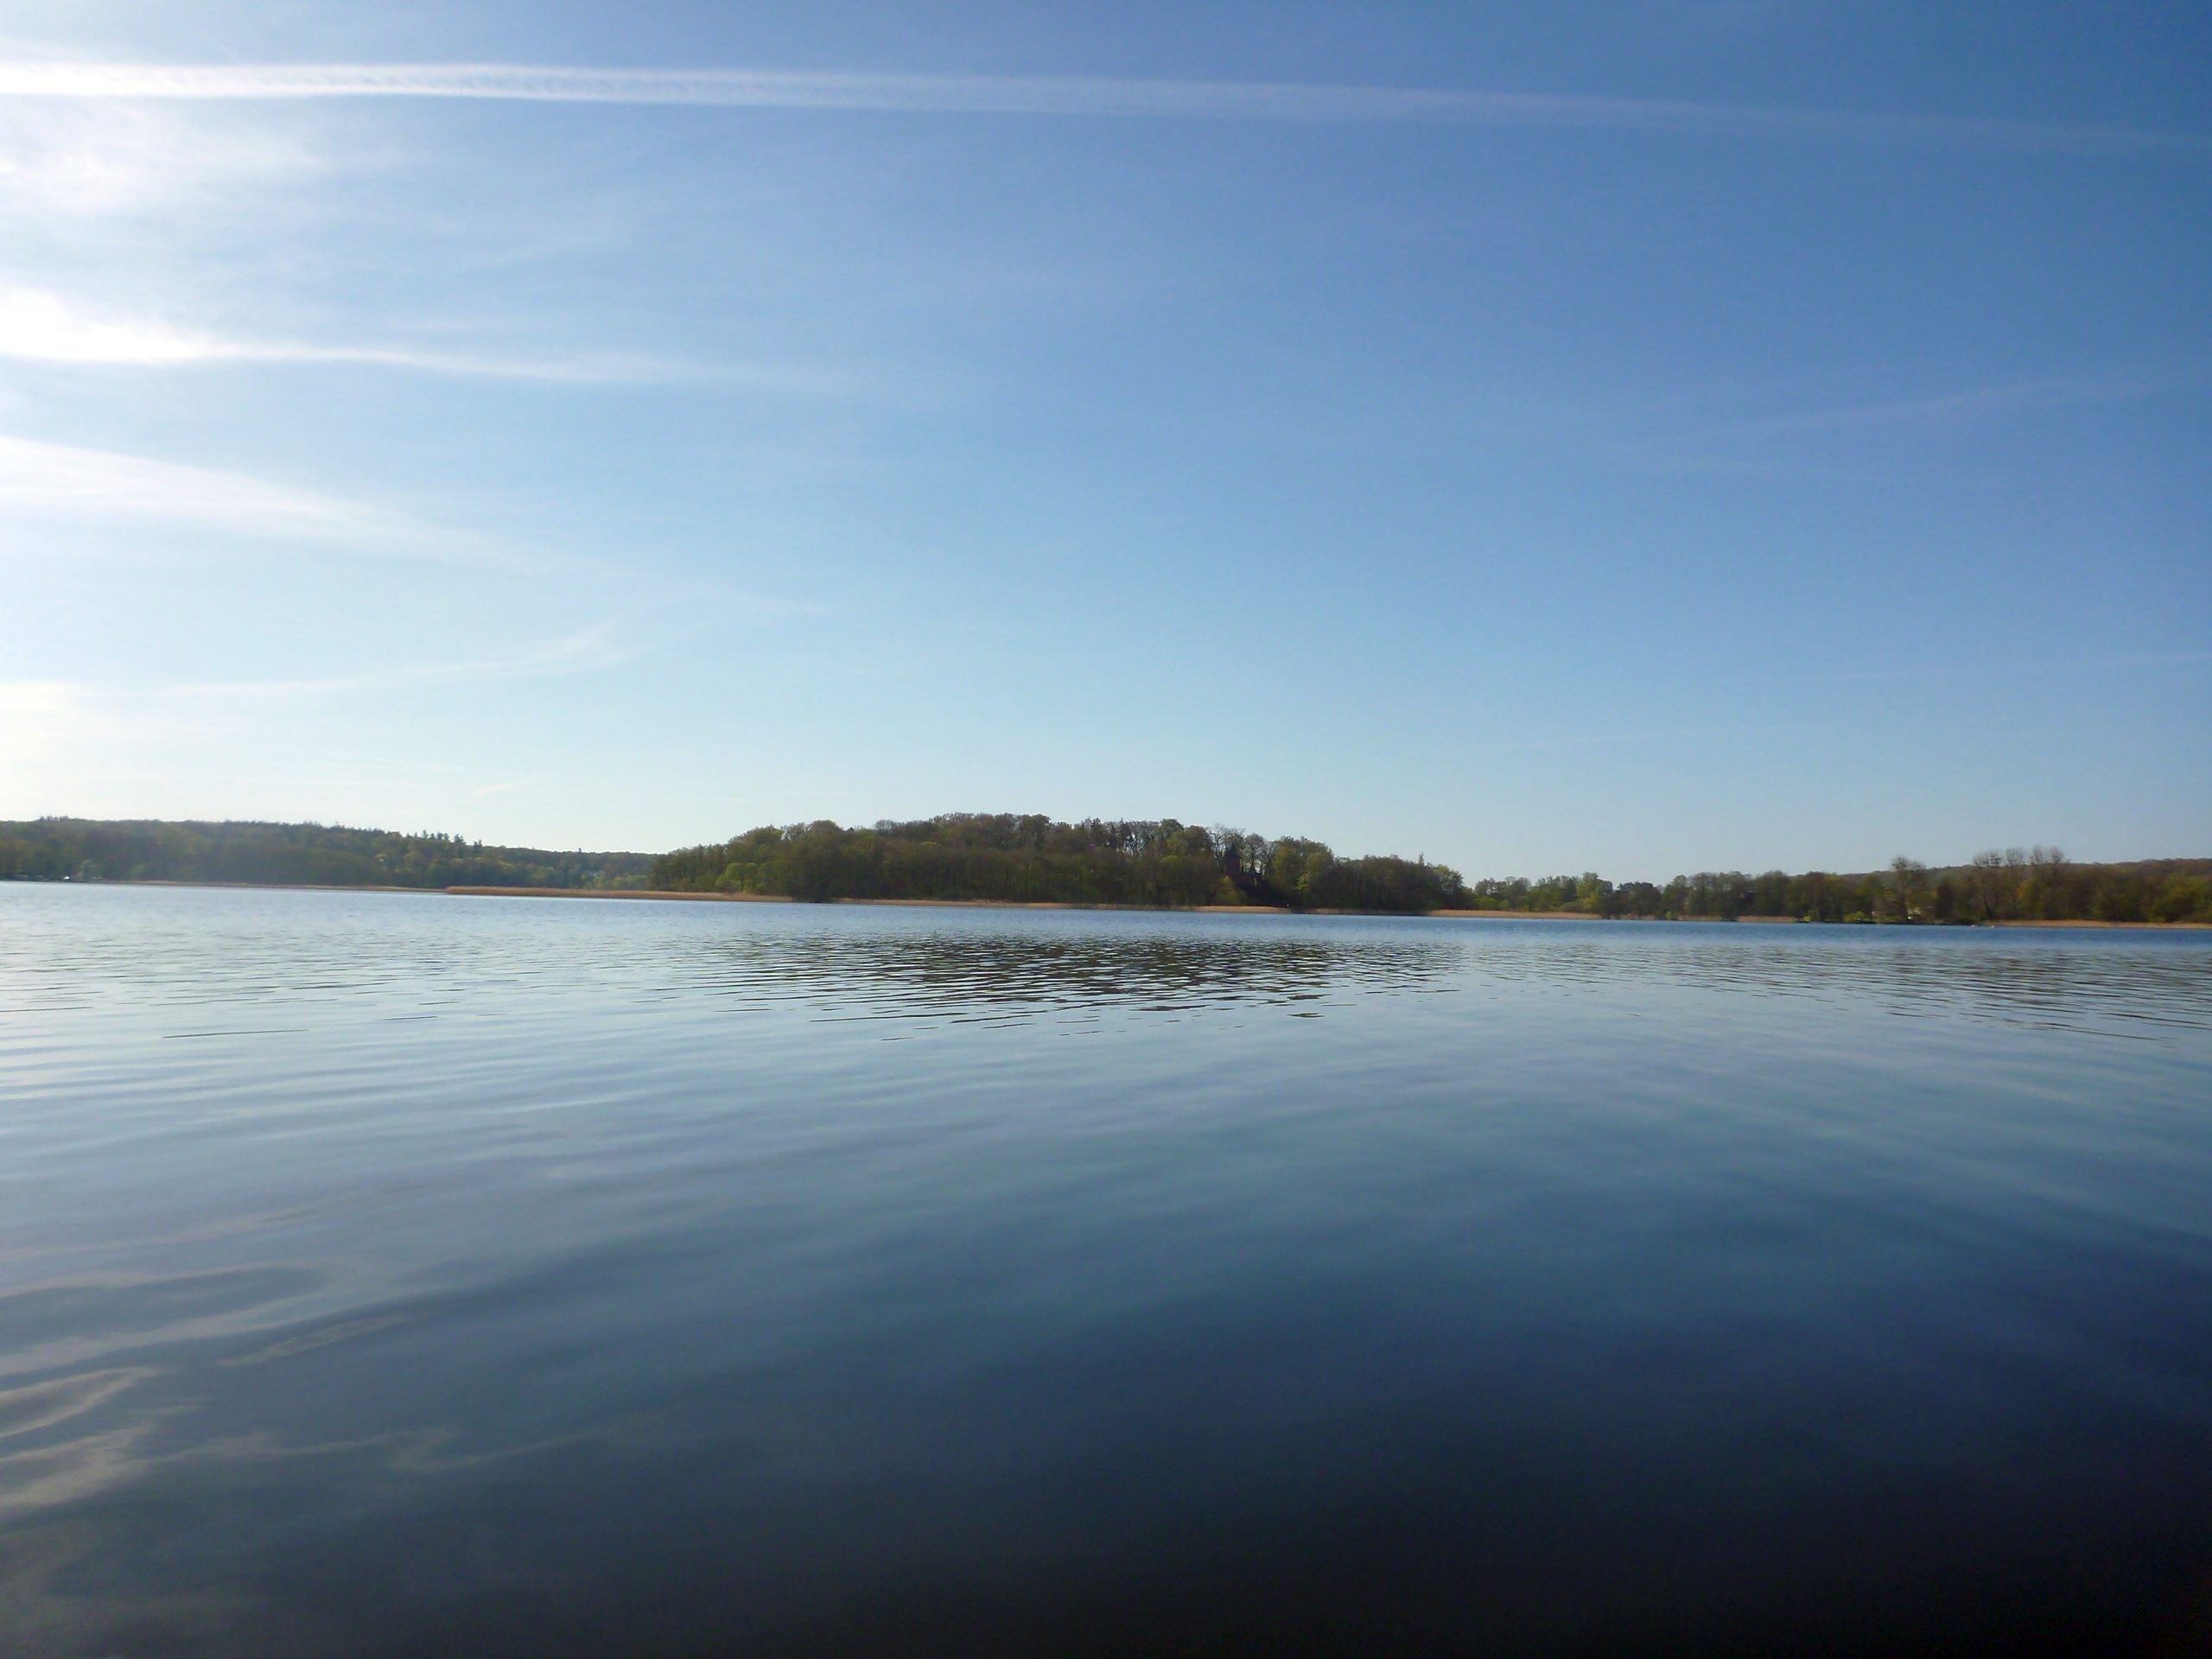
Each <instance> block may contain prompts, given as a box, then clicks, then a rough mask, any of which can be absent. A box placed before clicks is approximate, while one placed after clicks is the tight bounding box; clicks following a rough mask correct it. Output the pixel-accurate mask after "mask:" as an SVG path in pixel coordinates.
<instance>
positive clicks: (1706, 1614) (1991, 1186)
mask: <svg viewBox="0 0 2212 1659" xmlns="http://www.w3.org/2000/svg"><path fill="white" fill-rule="evenodd" d="M1314 1016H1319V1017H1318V1018H1316V1017H1314ZM1900 1016H1904V1018H1900ZM1071 1037H1077V1038H1083V1039H1087V1040H1084V1041H1078V1042H1069V1041H1066V1040H1064V1039H1068V1038H1071ZM884 1039H906V1040H901V1041H898V1042H893V1043H887V1042H886V1041H885V1040H884ZM2208 1190H2212V936H2202V935H2200V936H2195V937H2186V936H2144V935H2082V934H2041V933H2026V932H2018V933H2016V932H2005V933H1996V934H1991V933H1980V932H1972V933H1961V932H1934V931H1930V932H1924V933H1923V932H1916V933H1912V934H1899V933H1894V932H1886V931H1874V930H1866V929H1857V930H1853V929H1809V928H1726V927H1698V926H1681V927H1665V926H1651V925H1618V926H1600V925H1580V924H1562V925H1543V924H1519V923H1491V922H1454V921H1449V920H1437V921H1426V922H1424V921H1410V920H1408V921H1370V920H1360V919H1355V918H1315V919H1311V920H1296V919H1291V918H1234V917H1230V918H1213V917H1153V916H1133V915H1109V914H1082V913H1077V914H1070V913H1060V912H1035V913H1030V912H991V911H951V912H928V911H897V910H868V909H848V908H835V909H813V908H785V907H768V906H760V907H754V906H728V907H724V906H653V905H642V904H638V905H632V904H621V903H613V902H600V903H575V902H562V901H546V902H532V901H512V900H493V899H486V900H449V899H442V898H435V897H423V898H418V897H397V896H385V895H342V894H323V893H205V892H188V891H175V892H164V891H149V890H124V889H86V890H69V889H60V888H29V887H13V888H0V1630H4V1631H5V1632H6V1633H7V1635H8V1637H9V1643H0V1648H4V1649H5V1650H6V1651H8V1652H10V1653H11V1654H12V1653H14V1652H17V1651H21V1652H23V1653H25V1654H54V1655H86V1656H92V1655H101V1654H115V1653H138V1654H156V1653H160V1654H168V1653H185V1654H231V1653H238V1654H247V1653H269V1652H284V1653H287V1654H308V1655H312V1654H321V1653H334V1654H335V1653H346V1654H400V1653H413V1652H422V1651H430V1650H440V1649H443V1650H453V1651H480V1652H513V1653H530V1654H533V1655H534V1654H541V1653H560V1652H576V1653H587V1652H624V1653H642V1654H658V1653H677V1652H683V1653H696V1652H721V1651H746V1652H758V1651H770V1652H774V1651H794V1652H853V1651H863V1650H865V1651H871V1652H873V1651H879V1650H884V1649H894V1650H907V1651H912V1650H921V1651H945V1652H955V1651H957V1652H963V1653H967V1652H975V1651H978V1650H1001V1651H1008V1652H1036V1651H1052V1652H1069V1651H1096V1652H1127V1651H1132V1650H1141V1651H1148V1652H1149V1651H1160V1652H1167V1651H1189V1652H1217V1651H1222V1650H1224V1649H1247V1650H1251V1649H1260V1650H1277V1651H1300V1650H1303V1651H1344V1650H1354V1649H1356V1650H1360V1651H1370V1652H1407V1653H1425V1652H1433V1651H1438V1650H1466V1649H1473V1650H1481V1651H1498V1652H1529V1653H1551V1652H1559V1651H1622V1650H1650V1649H1655V1648H1674V1649H1681V1650H1697V1651H1706V1652H1726V1651H1739V1652H1746V1653H1749V1652H1767V1651H1777V1650H1789V1651H1803V1650H1807V1649H1813V1650H1821V1649H1824V1648H1825V1649H1833V1650H1837V1651H1866V1650H1875V1649H1885V1650H1916V1651H1926V1650H1931V1649H1944V1648H1946V1647H1949V1648H1954V1649H1969V1648H1972V1649H1983V1648H1986V1649H1991V1650H2005V1651H2031V1650H2044V1651H2070V1650H2083V1649H2099V1650H2121V1651H2126V1650H2143V1651H2147V1650H2149V1649H2151V1647H2152V1644H2154V1643H2158V1642H2161V1641H2164V1642H2167V1643H2177V1644H2179V1645H2177V1646H2176V1647H2175V1648H2174V1649H2173V1650H2176V1651H2190V1650H2193V1649H2190V1647H2189V1645H2188V1644H2189V1643H2190V1642H2192V1641H2195V1640H2196V1639H2197V1638H2196V1637H2195V1636H2193V1635H2192V1634H2191V1631H2192V1630H2193V1629H2194V1628H2196V1627H2193V1626H2192V1625H2191V1623H2190V1621H2191V1619H2192V1618H2198V1617H2201V1612H2202V1610H2201V1609H2200V1610H2199V1611H2197V1612H2192V1607H2193V1605H2194V1604H2193V1603H2192V1600H2191V1597H2192V1595H2193V1594H2194V1593H2196V1592H2195V1591H2194V1590H2193V1588H2192V1586H2197V1585H2200V1584H2202V1582H2205V1581H2206V1580H2205V1579H2204V1577H2203V1575H2204V1573H2206V1572H2207V1570H2208V1569H2212V1212H2208V1208H2207V1206H2206V1205H2205V1204H2204V1202H2203V1194H2204V1192H2206V1191H2208Z"/></svg>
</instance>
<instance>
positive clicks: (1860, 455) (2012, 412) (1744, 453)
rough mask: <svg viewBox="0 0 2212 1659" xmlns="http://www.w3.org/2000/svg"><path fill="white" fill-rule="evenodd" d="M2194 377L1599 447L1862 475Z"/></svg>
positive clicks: (2038, 391)
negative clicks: (2016, 427)
mask: <svg viewBox="0 0 2212 1659" xmlns="http://www.w3.org/2000/svg"><path fill="white" fill-rule="evenodd" d="M2195 378H2201V372H2197V371H2191V370H2189V369H2188V368H2187V367H2185V366H2183V367H2177V368H2175V369H2172V370H2170V371H2169V372H2164V373H2161V374H2155V375H2154V374H2136V375H2123V374H2079V375H2043V376H2037V377H2033V378H2018V379H2012V380H2004V381H1998V382H1994V383H1993V384H1990V385H1981V386H1967V387H1959V388H1955V389H1952V390H1949V391H1935V392H1921V393H1914V394H1908V395H1904V396H1900V397H1877V398H1871V399H1867V398H1862V399H1859V400H1858V401H1854V402H1848V403H1844V402H1837V403H1830V404H1822V405H1821V406H1820V407H1816V408H1813V409H1801V410H1790V411H1789V412H1786V413H1774V414H1765V415H1755V416H1747V417H1745V418H1742V419H1738V420H1730V421H1722V422H1715V423H1703V424H1700V423H1693V422H1689V421H1686V420H1683V419H1680V418H1677V419H1676V420H1675V422H1674V423H1672V424H1671V425H1669V426H1667V427H1666V428H1664V429H1655V430H1650V431H1647V432H1643V433H1641V434H1629V435H1622V436H1619V437H1617V438H1614V439H1611V440H1609V441H1607V442H1605V443H1604V444H1603V445H1602V446H1601V447H1602V448H1603V449H1604V450H1605V453H1607V454H1610V455H1611V456H1613V457H1614V458H1616V459H1618V460H1621V461H1627V462H1629V463H1630V464H1632V465H1634V466H1637V467H1643V468H1649V469H1652V470H1656V471H1659V472H1662V473H1686V474H1707V473H1709V474H1752V475H1766V476H1777V477H1794V478H1802V477H1818V478H1847V477H1850V478H1863V477H1871V476H1876V475H1878V474H1881V473H1882V472H1885V471H1887V470H1891V469H1894V467H1897V465H1899V464H1901V463H1902V464H1911V463H1916V462H1920V461H1925V459H1926V458H1927V456H1928V455H1929V454H1931V453H1935V452H1936V449H1937V448H1941V449H1942V453H1944V454H1946V455H1947V456H1950V457H1953V458H1954V459H1955V456H1956V455H1957V454H1959V453H1960V447H1961V446H1963V445H1968V444H1972V443H1974V442H1981V441H1985V440H1986V438H1987V437H1988V435H1990V434H1992V433H1993V432H1999V431H2004V430H2006V429H2009V428H2011V427H2012V426H2015V425H2017V424H2018V423H2022V422H2027V421H2032V420H2035V419H2037V418H2038V417H2044V416H2055V415H2062V414H2064V413H2066V412H2068V411H2072V410H2086V409H2095V408H2119V407H2120V406H2123V405H2126V404H2137V403H2140V402H2142V401H2143V400H2145V398H2149V397H2156V396H2157V395H2158V394H2159V393H2160V392H2161V391H2166V390H2169V389H2171V388H2172V387H2174V386H2177V385H2184V384H2187V383H2189V382H2190V380H2192V379H2195Z"/></svg>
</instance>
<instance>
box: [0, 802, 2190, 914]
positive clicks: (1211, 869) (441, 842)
mask: <svg viewBox="0 0 2212 1659" xmlns="http://www.w3.org/2000/svg"><path fill="white" fill-rule="evenodd" d="M0 879H15V880H140V881H143V880H165V881H226V882H244V883H252V884H270V885H274V884H298V885H302V886H317V887H425V888H435V887H568V888H614V889H621V888H632V889H634V888H640V887H656V888H660V889H663V890H666V891H674V892H690V893H757V894H760V895H763V896H772V897H779V898H786V899H810V900H827V899H977V900H985V901H992V900H995V901H1001V902H1012V903H1057V904H1069V905H1128V906H1146V907H1163V908H1169V909H1182V908H1190V907H1193V906H1201V905H1251V906H1283V907H1286V908H1288V909H1293V910H1350V911H1375V912H1391V913H1406V914H1420V913H1425V912H1433V911H1452V910H1471V911H1496V912H1565V913H1568V914H1580V915H1589V916H1601V917H1634V918H1654V919H1669V920H1716V921H1735V920H1738V919H1741V918H1746V917H1769V918H1783V919H1789V920H1793V921H1808V922H1882V923H1927V924H1941V923H1950V924H1961V923H1986V922H2034V921H2100V922H2212V859H2165V860H2153V861H2145V862H2141V863H2133V864H2081V863H2075V862H2074V861H2072V860H2069V858H2068V857H2067V856H2066V855H2065V854H2064V853H2063V852H2061V851H2060V850H2059V849H2056V848H2055V847H2032V848H2018V847H2015V848H2010V849H2002V850H1998V849H1993V850H1991V851H1988V852H1985V853H1981V854H1979V855H1976V856H1975V857H1974V859H1973V860H1971V861H1968V862H1967V863H1965V864H1961V865H1954V866H1950V867H1947V868H1935V869H1931V868H1929V867H1928V866H1927V865H1925V864H1923V863H1921V862H1920V861H1918V860H1916V859H1911V858H1904V857H1899V858H1896V859H1892V860H1891V862H1890V866H1889V868H1887V869H1884V870H1878V871H1872V872H1864V873H1859V874H1831V873H1829V872H1827V871H1821V870H1811V871H1806V872H1803V873H1801V874H1789V873H1788V872H1786V871H1783V870H1769V871H1766V872H1764V874H1758V875H1749V874H1745V873H1744V872H1742V871H1740V870H1720V871H1701V872H1700V873H1699V874H1695V875H1678V876H1676V877H1675V879H1674V880H1671V881H1669V882H1667V883H1665V884H1664V885H1661V884H1659V883H1656V882H1650V881H1622V882H1614V881H1611V880H1606V879H1605V878H1604V877H1603V876H1600V875H1598V874H1595V873H1594V872H1586V873H1585V874H1580V875H1553V876H1543V877H1536V878H1529V877H1524V876H1516V877H1512V878H1503V879H1485V880H1478V881H1468V880H1465V879H1463V878H1462V877H1461V876H1460V874H1459V872H1458V871H1456V870H1453V869H1452V868H1450V867H1449V866H1446V865H1443V864H1433V863H1431V862H1429V861H1428V860H1427V859H1425V858H1414V859H1407V858H1394V857H1383V856H1373V857H1360V858H1353V857H1343V856H1339V855H1338V854H1337V853H1335V852H1334V851H1332V849H1330V848H1329V847H1327V846H1326V845H1325V844H1324V843H1322V842H1318V841H1310V840H1306V839H1305V838H1303V837H1300V836H1284V837H1281V838H1279V839H1274V840H1270V839H1269V838H1268V837H1266V836H1258V835H1254V834H1251V833H1250V832H1249V831H1245V830H1241V829H1227V828H1224V827H1220V826H1215V827H1212V828H1206V827H1203V826H1200V825H1197V824H1185V823H1180V822H1179V821H1177V820H1176V819H1173V818H1159V819H1141V820H1135V819H1111V820H1109V819H1102V818H1086V819H1084V820H1083V821H1082V822H1080V823H1059V822H1057V821H1055V820H1053V819H1051V818H1048V817H1043V816H1041V815H1039V814H1033V813H1032V814H1014V813H981V812H951V813H946V814H944V815H942V816H940V817H934V818H920V819H914V820H911V821H906V822H894V821H892V820H882V821H880V822H878V823H874V824H872V825H869V826H868V827H866V828H847V827H844V826H842V825H839V824H836V823H829V822H828V821H826V820H823V821H818V822H816V823H799V824H786V825H781V826H779V825H765V826H763V827H762V828H760V829H751V830H747V832H746V833H745V834H743V835H741V836H735V837H734V838H732V839H731V840H729V841H726V842H716V843H713V844H709V845H705V846H699V847H687V848H683V849H679V850H677V851H676V852H672V853H667V854H664V855H659V856H657V857H656V856H654V855H650V854H643V853H585V852H573V853H568V852H552V851H547V850H545V849H538V848H528V847H486V846H485V845H484V844H483V843H482V842H470V841H464V840H462V839H461V837H460V836H451V835H442V834H432V833H423V834H416V835H400V834H396V833H394V832H392V831H390V830H384V829H350V828H347V827H346V826H343V825H334V824H315V823H162V822H154V821H130V822H112V821H99V820H92V819H85V818H39V819H35V820H31V821H26V822H21V823H0Z"/></svg>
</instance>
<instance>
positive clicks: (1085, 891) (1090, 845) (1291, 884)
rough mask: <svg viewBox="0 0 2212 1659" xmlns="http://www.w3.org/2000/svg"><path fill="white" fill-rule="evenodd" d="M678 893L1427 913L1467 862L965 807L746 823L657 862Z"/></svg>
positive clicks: (1445, 903) (657, 881) (1459, 899)
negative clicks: (854, 823) (857, 819)
mask: <svg viewBox="0 0 2212 1659" xmlns="http://www.w3.org/2000/svg"><path fill="white" fill-rule="evenodd" d="M652 880H653V885H654V886H655V887H664V888H667V889H670V890H671V891H678V892H695V893H709V892H720V893H764V894H774V895H779V896H781V897H785V898H791V899H816V900H821V899H994V900H1000V901H1006V902H1014V903H1058V904H1072V905H1142V906H1166V907H1170V908H1187V907H1190V906H1198V905H1211V904H1252V905H1287V906H1292V907H1294V908H1296V909H1302V910H1303V909H1313V910H1371V911H1390V912H1422V911H1430V910H1440V909H1448V908H1451V907H1452V906H1457V905H1459V904H1463V903H1465V899H1466V892H1465V887H1464V886H1463V884H1462V883H1461V881H1460V880H1459V875H1458V874H1457V873H1456V872H1454V871H1452V870H1449V869H1446V868H1444V867H1443V866H1442V865H1440V864H1431V863H1429V862H1428V861H1426V860H1424V859H1410V860H1409V859H1402V858H1353V859H1340V858H1338V857H1337V856H1336V855H1335V854H1334V853H1332V852H1331V851H1330V850H1329V849H1328V848H1326V847H1325V846H1323V845H1322V844H1321V843H1320V842H1316V841H1300V840H1296V839H1290V840H1284V841H1274V842H1271V841H1268V840H1267V839H1266V838H1265V837H1263V836H1254V835H1248V834H1246V833H1245V832H1243V831H1242V830H1237V829H1201V828H1199V827H1198V826H1197V825H1195V824H1185V823H1179V822H1177V821H1176V820H1175V819H1173V818H1162V819H1160V820H1157V821H1150V820H1147V821H1143V822H1131V821H1115V822H1108V821H1105V820H1102V819H1097V818H1088V819H1085V820H1084V822H1083V823H1055V822H1053V821H1052V820H1051V819H1049V818H1046V817H1038V816H1034V815H1030V816H1020V817H1017V816H1015V815H1014V814H1010V813H976V812H953V813H947V814H945V815H944V816H943V817H935V818H924V819H920V820H918V821H916V822H913V823H891V822H889V821H885V822H881V823H876V824H874V825H873V826H871V827H870V828H868V829H845V828H842V827H841V826H839V825H837V824H834V823H826V822H823V823H800V824H791V825H786V826H785V827H782V828H778V827H776V826H774V825H767V826H764V827H763V828H761V829H752V830H747V832H746V833H745V834H744V835H741V836H736V837H735V838H734V839H733V840H730V841H727V842H721V843H720V844H718V845H713V846H705V847H689V848H685V849H683V850H682V851H679V852H674V853H671V854H669V855H667V856H666V857H664V858H662V859H659V860H658V861H655V863H654V865H653V872H652Z"/></svg>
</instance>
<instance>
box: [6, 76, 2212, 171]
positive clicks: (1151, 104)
mask: <svg viewBox="0 0 2212 1659" xmlns="http://www.w3.org/2000/svg"><path fill="white" fill-rule="evenodd" d="M0 97H16V98H44V99H200V100H238V99H321V98H423V99H510V100H524V101H529V102H536V103H563V104H658V105H714V106H719V107H727V108H739V109H779V110H817V111H831V110H845V111H887V112H905V113H913V114H934V115H1004V116H1061V117H1078V116H1087V117H1124V118H1171V119H1186V120H1241V121H1274V122H1298V123H1388V122H1430V123H1445V124H1458V125H1465V126H1492V127H1554V128H1561V129H1573V130H1598V131H1637V132H1678V133H1688V134H1702V135H1714V136H1723V137H1755V138H1790V139H1800V140H1825V141H1840V142H1851V143H1882V144H1913V145H1926V144H1942V145H1948V146H1955V147H1967V148H1975V149H1997V150H2015V151H2038V152H2046V153H2052V154H2060V155H2072V156H2168V157H2171V158H2174V159H2178V160H2186V161H2194V162H2204V161H2212V137H2208V136H2206V135H2202V134H2197V133H2175V132H2151V131H2142V130H2135V129H2130V128H2121V127H2105V126H2088V125H2074V124H2054V123H2044V122H2034V121H2007V120H1989V119H1982V118H1973V117H1963V116H1947V115H1911V114H1897V113H1888V112H1873V113H1870V112H1859V111H1832V110H1803V109H1786V108H1775V107H1769V106H1759V105H1726V104H1703V103H1695V102H1691V101H1688V100H1681V99H1637V98H1597V97H1582V96H1577V95H1573V94H1562V93H1547V92H1470V91H1458V90H1452V89H1439V88H1425V87H1408V86H1329V85H1313V84H1306V83H1295V82H1281V81H1219V80H1146V79H1113V78H1105V77H1097V76H1076V75H911V74H871V73H849V72H833V71H798V70H784V69H704V70H679V69H601V68H577V67H553V66H537V65H527V64H346V63H324V64H247V65H212V64H120V63H112V64H111V63H71V62H23V61H14V62H6V63H0Z"/></svg>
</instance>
